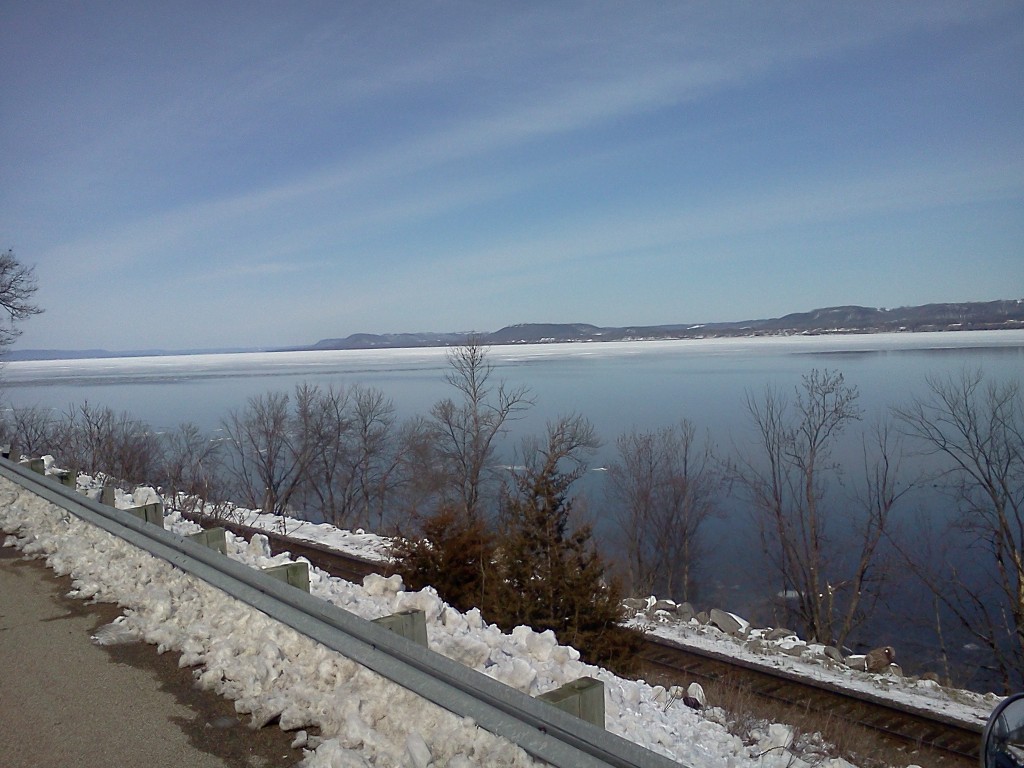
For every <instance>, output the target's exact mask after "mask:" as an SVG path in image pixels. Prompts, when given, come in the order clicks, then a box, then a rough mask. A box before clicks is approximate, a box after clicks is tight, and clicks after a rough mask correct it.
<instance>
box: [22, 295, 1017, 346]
mask: <svg viewBox="0 0 1024 768" xmlns="http://www.w3.org/2000/svg"><path fill="white" fill-rule="evenodd" d="M1009 328H1024V300H1022V299H1015V300H1009V301H975V302H962V303H957V304H924V305H922V306H918V307H898V308H896V309H875V308H872V307H858V306H844V307H824V308H822V309H813V310H811V311H810V312H795V313H793V314H789V315H785V316H783V317H775V318H769V319H765V320H740V321H737V322H728V323H680V324H673V325H633V326H625V327H607V328H603V327H600V326H596V325H589V324H587V323H523V324H520V325H509V326H506V327H505V328H502V329H501V330H498V331H494V332H493V333H464V332H460V333H384V334H375V333H354V334H352V335H350V336H345V337H344V338H333V339H322V340H320V341H318V342H316V344H313V345H311V346H308V345H306V346H295V347H286V348H276V349H273V348H267V347H260V348H245V349H242V348H232V349H190V350H135V351H131V352H110V351H107V350H104V349H90V350H53V349H25V350H10V351H8V352H7V354H6V355H5V356H4V359H6V360H73V359H80V358H90V357H140V356H145V355H196V354H213V353H228V352H284V351H306V350H318V349H399V348H408V347H448V346H454V345H458V344H464V343H465V342H466V341H467V340H468V339H469V338H471V337H476V338H479V339H481V340H482V341H483V342H484V343H485V344H492V345H501V344H546V343H554V342H570V341H593V342H597V341H633V340H645V339H704V338H721V337H729V336H794V335H818V334H829V333H831V334H836V333H886V332H914V331H976V330H999V329H1009Z"/></svg>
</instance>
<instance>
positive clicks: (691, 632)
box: [625, 597, 1002, 725]
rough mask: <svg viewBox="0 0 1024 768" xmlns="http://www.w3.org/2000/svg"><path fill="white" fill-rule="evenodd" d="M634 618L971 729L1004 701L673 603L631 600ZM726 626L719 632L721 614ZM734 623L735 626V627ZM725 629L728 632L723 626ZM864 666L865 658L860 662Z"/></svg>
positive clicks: (649, 627) (706, 647)
mask: <svg viewBox="0 0 1024 768" xmlns="http://www.w3.org/2000/svg"><path fill="white" fill-rule="evenodd" d="M625 606H626V607H627V608H628V609H629V613H630V614H631V618H630V619H629V620H628V621H627V622H626V623H627V625H628V626H631V627H634V628H636V629H639V630H642V631H644V632H646V633H648V634H649V635H653V636H656V637H660V638H663V639H665V640H669V641H671V642H673V643H675V644H678V645H681V646H683V647H687V648H694V649H695V650H703V651H710V652H712V653H716V654H719V655H723V656H729V657H732V658H736V659H742V660H744V661H745V662H748V663H751V664H755V665H758V666H762V667H765V668H766V669H767V670H768V671H772V670H779V669H782V670H785V671H787V672H789V673H792V674H794V675H798V676H800V677H803V678H806V679H809V680H815V681H821V682H827V683H830V684H832V685H836V686H838V687H841V688H844V689H847V690H854V691H860V692H861V693H864V694H867V695H869V696H874V697H876V698H884V699H887V700H890V701H893V702H898V703H900V704H904V705H907V706H911V707H916V708H918V709H922V710H927V711H929V712H934V713H937V714H941V715H944V716H946V717H950V718H953V719H955V720H958V721H960V722H962V723H965V724H968V725H978V724H979V723H980V724H984V723H985V722H986V721H987V720H988V716H989V714H990V713H991V712H992V709H993V708H994V707H995V706H996V705H997V704H998V703H999V702H1000V701H1001V700H1002V697H1000V696H997V695H996V694H994V693H986V694H979V693H974V692H973V691H966V690H962V689H959V688H946V687H944V686H941V685H939V684H938V683H937V682H935V681H933V680H928V679H921V678H917V677H905V676H904V675H903V673H902V671H901V670H900V669H899V667H898V666H897V665H895V664H894V665H891V666H890V667H889V669H888V670H886V671H884V672H881V673H870V672H867V671H863V669H864V668H863V666H861V668H860V669H859V670H858V669H855V668H854V667H853V666H851V664H853V663H854V662H855V661H856V659H857V658H858V657H846V658H844V657H843V655H842V654H841V653H839V652H838V651H837V650H836V649H835V648H831V647H829V646H825V645H822V644H820V643H809V642H807V641H805V640H802V639H801V638H800V637H798V636H797V635H796V634H795V633H793V632H792V631H790V630H786V629H777V628H772V627H764V628H755V627H752V626H750V623H749V622H747V621H746V620H744V619H742V618H740V617H739V616H736V615H735V614H731V613H726V612H724V611H723V612H718V611H712V612H711V614H710V616H708V615H699V616H695V615H694V614H693V610H692V608H691V607H690V606H688V605H687V604H685V603H684V604H681V605H676V603H674V602H672V601H671V600H657V599H656V598H654V597H650V598H647V599H646V600H641V601H638V600H634V599H631V600H627V601H625ZM716 613H721V614H724V616H725V618H726V621H724V622H723V621H719V622H718V626H716V621H715V614H716ZM730 619H731V621H730ZM723 624H724V625H725V626H722V625H723ZM859 658H860V659H861V661H862V663H863V659H864V657H859Z"/></svg>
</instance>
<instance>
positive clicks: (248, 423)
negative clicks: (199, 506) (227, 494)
mask: <svg viewBox="0 0 1024 768" xmlns="http://www.w3.org/2000/svg"><path fill="white" fill-rule="evenodd" d="M296 398H297V403H296V407H295V412H294V414H293V413H292V409H291V407H290V403H291V398H290V397H289V396H288V395H287V393H284V392H270V393H267V394H265V395H257V396H253V397H250V398H249V399H248V402H247V405H246V407H245V408H244V409H243V410H242V411H235V410H232V411H231V412H230V414H229V415H228V417H227V418H226V419H225V420H224V421H223V422H222V427H223V429H224V432H225V434H226V435H227V437H228V440H229V446H230V452H231V454H232V459H233V460H232V461H230V462H228V464H227V471H228V473H229V474H230V475H231V476H232V477H233V478H234V480H235V485H236V488H237V491H238V493H239V494H241V498H242V500H243V502H244V503H245V504H247V505H248V506H250V507H254V508H258V509H262V510H263V511H264V512H270V513H275V514H283V513H284V512H285V511H286V510H287V509H288V507H289V504H290V502H291V501H292V497H293V496H294V495H295V494H296V492H297V491H298V490H299V487H300V485H301V483H302V481H303V480H304V479H305V476H306V470H307V466H308V464H309V457H310V454H311V447H310V443H309V441H308V436H309V434H311V432H312V429H311V426H310V424H309V419H310V413H309V411H310V405H309V401H310V398H311V393H310V391H309V390H308V389H303V388H302V387H299V388H297V390H296Z"/></svg>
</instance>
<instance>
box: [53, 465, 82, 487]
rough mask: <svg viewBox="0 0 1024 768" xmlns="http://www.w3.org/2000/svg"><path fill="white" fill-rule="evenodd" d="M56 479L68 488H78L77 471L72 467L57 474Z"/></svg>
mask: <svg viewBox="0 0 1024 768" xmlns="http://www.w3.org/2000/svg"><path fill="white" fill-rule="evenodd" d="M57 479H58V480H59V481H60V484H61V485H63V486H64V487H65V488H70V489H71V490H73V491H74V490H76V489H77V488H78V472H76V471H75V470H73V469H69V470H67V471H65V472H61V473H60V474H59V475H57Z"/></svg>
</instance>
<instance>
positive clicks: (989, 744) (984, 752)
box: [981, 693, 1024, 768]
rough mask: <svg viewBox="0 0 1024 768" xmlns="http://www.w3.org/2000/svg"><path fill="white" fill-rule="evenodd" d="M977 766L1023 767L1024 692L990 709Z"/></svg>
mask: <svg viewBox="0 0 1024 768" xmlns="http://www.w3.org/2000/svg"><path fill="white" fill-rule="evenodd" d="M981 768H1024V693H1016V694H1014V695H1013V696H1007V697H1006V698H1005V699H1003V700H1002V702H1000V704H999V706H998V707H996V708H995V709H994V710H992V714H991V715H989V718H988V723H987V724H986V725H985V730H984V732H983V733H982V735H981Z"/></svg>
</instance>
